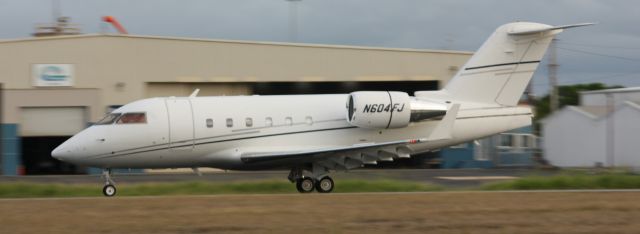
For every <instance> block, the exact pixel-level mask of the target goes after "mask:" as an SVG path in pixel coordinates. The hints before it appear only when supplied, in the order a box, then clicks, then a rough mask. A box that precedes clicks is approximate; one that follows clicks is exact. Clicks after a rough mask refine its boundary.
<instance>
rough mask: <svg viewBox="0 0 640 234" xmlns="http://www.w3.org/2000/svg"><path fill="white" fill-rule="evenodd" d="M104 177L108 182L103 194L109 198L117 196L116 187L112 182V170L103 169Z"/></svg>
mask: <svg viewBox="0 0 640 234" xmlns="http://www.w3.org/2000/svg"><path fill="white" fill-rule="evenodd" d="M102 176H104V178H105V180H106V182H105V185H104V187H102V194H104V195H105V196H107V197H113V196H114V195H116V186H115V183H114V182H113V180H111V169H110V168H106V169H103V170H102Z"/></svg>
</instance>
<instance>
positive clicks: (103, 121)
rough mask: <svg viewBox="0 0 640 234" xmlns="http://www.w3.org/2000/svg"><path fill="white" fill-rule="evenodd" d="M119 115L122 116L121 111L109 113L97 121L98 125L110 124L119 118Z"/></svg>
mask: <svg viewBox="0 0 640 234" xmlns="http://www.w3.org/2000/svg"><path fill="white" fill-rule="evenodd" d="M118 116H120V113H111V114H107V116H105V117H104V118H102V119H101V120H100V121H98V122H97V123H96V125H108V124H112V123H113V122H115V121H116V119H117V118H118Z"/></svg>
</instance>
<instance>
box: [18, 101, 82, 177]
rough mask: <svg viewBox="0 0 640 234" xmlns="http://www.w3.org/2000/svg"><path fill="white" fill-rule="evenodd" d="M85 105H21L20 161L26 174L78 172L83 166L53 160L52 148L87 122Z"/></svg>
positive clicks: (80, 129)
mask: <svg viewBox="0 0 640 234" xmlns="http://www.w3.org/2000/svg"><path fill="white" fill-rule="evenodd" d="M86 113H87V112H86V108H84V107H23V108H21V109H20V127H19V131H20V135H21V140H20V141H21V145H22V146H21V148H22V163H23V165H24V169H25V173H26V174H27V175H45V174H77V173H83V171H84V169H82V168H78V167H76V166H74V165H71V164H68V163H65V162H62V161H59V160H56V159H54V158H52V157H51V151H52V150H53V149H55V148H56V147H57V146H58V145H60V144H62V142H64V141H66V140H67V139H69V137H71V136H72V135H74V134H76V133H78V132H80V131H82V129H84V128H85V127H86V126H87V114H86Z"/></svg>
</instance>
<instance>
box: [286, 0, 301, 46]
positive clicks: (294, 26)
mask: <svg viewBox="0 0 640 234" xmlns="http://www.w3.org/2000/svg"><path fill="white" fill-rule="evenodd" d="M285 1H287V2H289V41H290V42H298V2H301V1H302V0H285Z"/></svg>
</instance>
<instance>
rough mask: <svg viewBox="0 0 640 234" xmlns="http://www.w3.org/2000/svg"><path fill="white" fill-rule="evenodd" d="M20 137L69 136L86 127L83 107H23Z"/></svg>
mask: <svg viewBox="0 0 640 234" xmlns="http://www.w3.org/2000/svg"><path fill="white" fill-rule="evenodd" d="M20 117H21V122H20V135H21V136H23V137H25V136H71V135H74V134H76V133H78V132H80V131H82V129H84V128H85V127H86V126H87V121H86V111H85V108H84V107H24V108H22V110H21V113H20Z"/></svg>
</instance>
